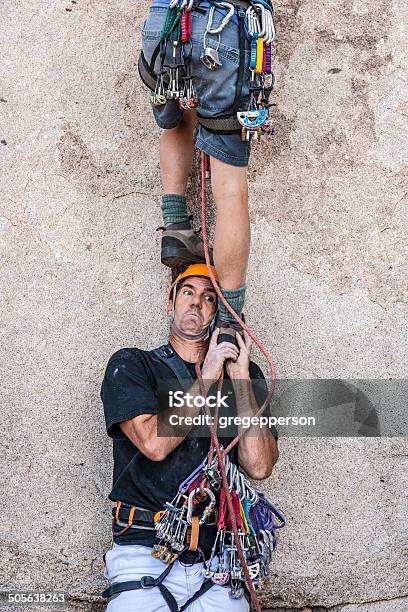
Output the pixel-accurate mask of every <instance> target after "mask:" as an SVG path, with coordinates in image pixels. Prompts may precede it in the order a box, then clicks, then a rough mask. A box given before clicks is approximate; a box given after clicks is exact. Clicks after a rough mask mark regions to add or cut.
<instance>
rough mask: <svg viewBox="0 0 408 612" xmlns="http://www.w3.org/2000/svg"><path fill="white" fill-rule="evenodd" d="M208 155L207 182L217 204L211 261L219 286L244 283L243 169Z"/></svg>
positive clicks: (245, 220) (246, 215) (247, 246)
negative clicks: (209, 175) (213, 264)
mask: <svg viewBox="0 0 408 612" xmlns="http://www.w3.org/2000/svg"><path fill="white" fill-rule="evenodd" d="M210 159H211V185H212V191H213V195H214V200H215V204H216V206H217V221H216V226H215V239H214V263H215V267H216V268H217V272H218V276H219V281H220V285H221V287H222V288H223V289H237V288H238V287H242V285H243V284H244V283H245V277H246V271H247V266H248V258H249V250H250V240H251V232H250V226H249V212H248V183H247V169H246V168H245V167H236V166H231V165H229V164H226V163H224V162H222V161H219V160H218V159H214V158H213V157H211V158H210Z"/></svg>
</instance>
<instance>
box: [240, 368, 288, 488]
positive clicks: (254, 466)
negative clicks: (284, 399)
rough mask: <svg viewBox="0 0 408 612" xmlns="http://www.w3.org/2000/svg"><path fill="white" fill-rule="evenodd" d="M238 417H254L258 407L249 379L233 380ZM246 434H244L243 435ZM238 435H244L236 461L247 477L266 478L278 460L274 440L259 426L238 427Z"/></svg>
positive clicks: (267, 431) (269, 433) (265, 429)
mask: <svg viewBox="0 0 408 612" xmlns="http://www.w3.org/2000/svg"><path fill="white" fill-rule="evenodd" d="M232 384H233V387H234V393H235V398H236V406H237V415H238V416H249V417H251V416H254V415H256V414H257V413H258V412H259V408H260V406H259V405H258V403H257V401H256V397H255V395H254V391H253V388H252V382H251V380H250V378H249V377H248V378H245V379H240V380H233V381H232ZM245 432H246V433H245ZM238 433H240V434H244V433H245V435H244V436H243V437H242V438H241V439H240V441H239V444H238V460H239V463H240V465H241V466H242V467H243V468H244V470H245V471H246V472H247V474H248V476H250V477H251V478H254V479H255V480H263V479H264V478H268V476H270V474H271V472H272V468H273V466H274V465H275V463H276V461H277V460H278V456H279V452H278V446H277V444H276V440H275V438H274V437H273V436H272V434H271V432H270V431H269V429H267V428H263V429H262V428H260V427H259V425H252V427H250V428H249V429H248V428H245V429H244V428H243V427H242V426H239V427H238Z"/></svg>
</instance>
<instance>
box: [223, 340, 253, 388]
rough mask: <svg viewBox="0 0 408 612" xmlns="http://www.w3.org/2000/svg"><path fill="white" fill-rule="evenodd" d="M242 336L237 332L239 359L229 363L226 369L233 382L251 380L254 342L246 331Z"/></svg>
mask: <svg viewBox="0 0 408 612" xmlns="http://www.w3.org/2000/svg"><path fill="white" fill-rule="evenodd" d="M242 333H243V335H244V338H242V336H241V334H240V333H239V332H237V334H236V336H235V337H236V339H237V342H238V346H239V354H238V358H237V359H236V360H235V361H234V362H233V361H227V363H226V365H225V368H226V370H227V374H228V376H229V377H230V379H231V380H234V379H235V380H248V379H249V361H250V354H251V348H252V340H251V338H250V337H249V335H248V334H247V332H246V331H243V332H242Z"/></svg>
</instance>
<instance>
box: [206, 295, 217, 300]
mask: <svg viewBox="0 0 408 612" xmlns="http://www.w3.org/2000/svg"><path fill="white" fill-rule="evenodd" d="M206 300H208V302H214V301H215V300H214V296H213V295H207V296H206Z"/></svg>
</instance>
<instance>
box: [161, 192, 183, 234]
mask: <svg viewBox="0 0 408 612" xmlns="http://www.w3.org/2000/svg"><path fill="white" fill-rule="evenodd" d="M161 207H162V212H163V221H164V225H165V226H166V227H167V226H168V225H171V224H173V223H177V224H179V223H182V224H184V223H188V225H187V226H186V228H188V227H190V223H189V220H188V213H187V203H186V197H185V196H183V195H178V194H177V193H170V194H165V195H163V196H162V204H161Z"/></svg>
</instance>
